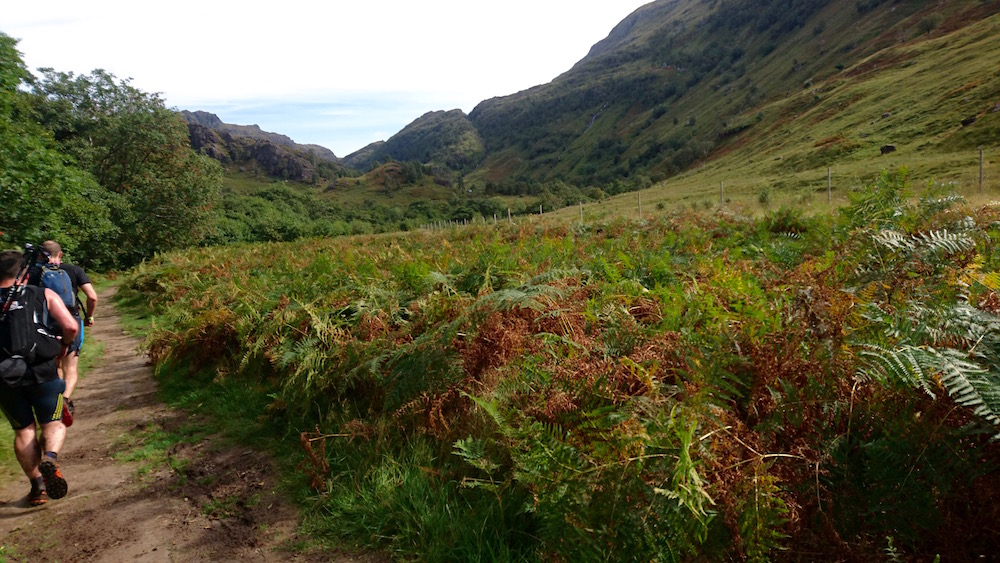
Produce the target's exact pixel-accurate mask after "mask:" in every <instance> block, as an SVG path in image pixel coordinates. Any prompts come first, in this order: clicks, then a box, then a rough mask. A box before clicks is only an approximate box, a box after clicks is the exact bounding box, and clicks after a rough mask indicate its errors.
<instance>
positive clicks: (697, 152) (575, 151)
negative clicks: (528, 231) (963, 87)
mask: <svg viewBox="0 0 1000 563" xmlns="http://www.w3.org/2000/svg"><path fill="white" fill-rule="evenodd" d="M996 4H997V3H996V2H892V1H886V2H877V1H874V0H872V1H868V2H849V1H846V0H833V1H823V0H779V1H771V2H767V3H760V2H751V1H746V0H736V1H729V2H705V1H700V0H659V1H657V2H653V3H651V4H648V5H647V6H644V7H643V8H641V9H639V10H638V11H636V12H635V13H634V14H632V15H631V16H630V17H629V18H627V19H626V20H625V21H623V22H622V23H621V24H619V25H618V26H616V27H615V28H614V30H613V31H612V32H611V34H610V35H609V36H608V38H607V39H605V40H604V41H602V42H600V43H598V44H597V45H595V46H594V48H593V49H592V50H591V52H590V54H589V55H588V56H587V57H586V58H585V59H583V60H582V61H580V63H578V64H577V65H576V66H574V67H573V69H571V70H570V71H568V72H566V73H565V74H563V75H562V76H560V77H558V78H556V79H555V80H554V81H553V82H552V83H550V84H546V85H543V86H538V87H536V88H532V89H530V90H527V91H524V92H520V93H518V94H515V95H513V96H508V97H504V98H495V99H492V100H487V101H485V102H483V103H481V104H480V105H479V106H477V107H476V108H475V110H473V112H472V113H471V114H470V119H471V120H472V122H473V123H474V124H475V125H476V127H477V129H478V130H479V132H480V134H481V135H482V137H483V139H484V142H485V144H486V147H487V153H488V154H487V158H486V163H485V168H486V169H487V170H488V173H489V175H490V176H491V177H493V178H495V179H500V178H504V177H508V176H511V175H513V176H523V177H528V178H534V179H546V178H553V177H562V178H571V179H573V180H575V181H577V182H595V183H601V182H606V181H609V180H611V179H613V178H618V177H623V176H629V175H631V174H635V173H638V172H646V173H650V174H652V175H654V178H657V177H658V178H663V177H666V176H668V175H671V174H674V173H676V172H678V171H680V170H683V169H684V168H686V167H687V166H689V165H691V164H692V163H693V162H695V161H697V160H699V159H703V158H705V157H707V156H708V155H709V154H711V153H712V152H713V151H714V150H716V149H717V148H718V147H719V146H720V143H723V142H724V141H726V139H727V138H729V137H732V136H734V135H736V134H737V133H745V132H747V131H748V130H752V129H753V128H754V126H755V123H754V118H756V114H757V113H758V112H759V110H760V108H762V107H763V105H764V104H767V103H774V102H776V101H778V100H783V99H787V98H789V97H796V96H797V95H798V94H799V93H801V92H803V91H812V90H814V89H815V88H816V84H818V83H820V82H822V81H824V80H827V79H829V78H831V77H834V76H838V75H842V76H843V79H844V80H866V79H868V78H870V77H871V73H866V72H855V73H853V74H849V73H847V72H846V69H850V68H852V67H855V65H858V64H859V63H860V62H861V61H864V60H865V59H866V58H867V57H870V56H872V55H873V54H876V53H879V52H882V51H884V50H886V49H889V48H892V47H895V46H898V45H901V44H906V43H909V42H915V41H919V40H922V39H924V38H926V37H927V36H930V35H933V34H935V33H944V32H946V31H948V30H949V29H956V28H959V27H962V26H964V25H966V24H968V23H970V22H973V21H977V20H978V19H981V18H983V17H985V16H987V15H988V14H990V13H991V12H990V10H991V9H993V10H994V11H995V9H996ZM512 163H516V164H512Z"/></svg>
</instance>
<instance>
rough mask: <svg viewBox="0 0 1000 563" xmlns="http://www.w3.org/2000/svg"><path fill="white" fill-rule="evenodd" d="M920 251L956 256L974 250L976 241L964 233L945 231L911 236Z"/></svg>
mask: <svg viewBox="0 0 1000 563" xmlns="http://www.w3.org/2000/svg"><path fill="white" fill-rule="evenodd" d="M913 238H914V240H916V241H917V242H918V244H919V245H920V247H921V250H924V251H927V252H930V253H932V254H946V255H951V254H958V253H959V252H963V251H966V250H972V249H975V248H976V241H975V240H974V239H973V238H972V237H971V236H969V235H967V234H964V233H950V232H948V230H947V229H945V230H941V231H930V232H926V233H917V234H915V235H913Z"/></svg>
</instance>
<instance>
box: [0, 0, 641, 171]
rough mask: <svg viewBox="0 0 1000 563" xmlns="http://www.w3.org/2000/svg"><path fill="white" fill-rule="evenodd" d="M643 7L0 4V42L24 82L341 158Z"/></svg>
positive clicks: (555, 68) (463, 105) (565, 61)
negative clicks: (137, 101)
mask: <svg viewBox="0 0 1000 563" xmlns="http://www.w3.org/2000/svg"><path fill="white" fill-rule="evenodd" d="M648 1H649V0H603V1H600V0H506V1H505V2H490V3H485V2H476V1H475V0H423V1H421V0H356V1H346V0H328V1H326V2H323V1H319V0H284V1H282V2H261V1H259V0H242V1H234V0H200V1H194V0H172V1H171V2H163V3H160V2H156V3H153V2H143V1H140V0H128V1H118V0H49V1H46V2H33V1H27V0H7V1H5V2H3V6H2V7H0V31H2V32H4V33H6V34H7V35H10V36H11V37H14V38H15V39H19V40H20V42H19V43H18V46H17V49H18V51H20V52H21V54H22V57H23V59H24V62H25V64H26V65H27V66H28V68H29V69H31V70H32V71H33V72H35V71H36V69H37V68H40V67H52V68H54V69H55V70H57V71H62V72H74V73H76V74H86V73H89V72H91V71H92V70H94V69H97V68H101V69H104V70H106V71H108V72H111V73H112V74H114V75H115V76H117V77H118V78H120V79H125V78H131V79H132V85H133V86H135V87H137V88H140V89H141V90H144V91H146V92H158V93H160V94H161V95H162V96H163V98H164V100H165V101H166V104H167V106H168V107H173V108H176V109H187V110H192V111H193V110H205V111H210V112H212V113H215V114H216V115H218V116H219V117H220V118H221V119H222V120H223V121H224V122H226V123H234V124H238V125H251V124H256V125H259V126H260V127H261V128H262V129H264V130H265V131H272V132H275V133H281V134H284V135H288V136H289V137H291V138H292V139H293V140H295V141H296V142H298V143H314V144H318V145H322V146H325V147H327V148H330V149H331V150H333V151H334V152H335V153H336V154H337V156H347V155H348V154H350V153H352V152H354V151H356V150H358V149H360V148H362V147H364V146H365V145H367V144H368V143H371V142H374V141H378V140H385V139H388V138H389V137H390V136H392V135H393V134H395V133H397V132H398V131H399V130H400V129H402V128H403V127H405V126H406V125H407V124H409V123H410V122H412V121H413V120H414V119H416V118H418V117H420V116H421V115H423V114H424V113H426V112H428V111H435V110H451V109H456V108H457V109H461V110H463V111H465V112H466V113H469V112H470V111H472V109H473V108H474V107H475V106H476V104H477V103H479V102H480V101H483V100H485V99H488V98H492V97H494V96H505V95H509V94H513V93H515V92H518V91H521V90H524V89H527V88H530V87H532V86H535V85H538V84H544V83H547V82H549V81H551V80H552V79H554V78H555V77H556V76H558V75H559V74H561V73H563V72H565V71H567V70H569V69H570V67H572V66H573V65H574V64H575V63H576V62H577V61H579V60H580V59H582V58H583V57H584V56H586V54H587V52H588V51H589V50H590V47H591V46H592V45H593V44H594V43H597V42H598V41H600V40H601V39H604V38H605V37H607V35H608V33H609V32H610V31H611V29H612V28H613V27H614V26H615V25H617V24H618V23H619V22H620V21H621V20H623V19H624V18H625V17H626V16H628V15H629V14H630V13H632V12H633V11H635V10H636V9H637V8H638V7H639V6H641V5H643V4H646V3H647V2H648ZM36 73H37V72H36Z"/></svg>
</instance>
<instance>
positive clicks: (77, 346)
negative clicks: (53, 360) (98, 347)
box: [66, 318, 83, 356]
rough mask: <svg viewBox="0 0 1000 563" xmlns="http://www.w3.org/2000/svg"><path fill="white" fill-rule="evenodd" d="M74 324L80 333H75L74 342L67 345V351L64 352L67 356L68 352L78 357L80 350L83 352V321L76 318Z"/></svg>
mask: <svg viewBox="0 0 1000 563" xmlns="http://www.w3.org/2000/svg"><path fill="white" fill-rule="evenodd" d="M76 324H77V325H79V327H80V332H77V333H76V340H74V341H73V343H72V344H70V345H69V349H68V350H66V353H67V354H69V353H70V352H76V355H77V356H79V355H80V350H83V319H81V318H76Z"/></svg>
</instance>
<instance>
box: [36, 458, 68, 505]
mask: <svg viewBox="0 0 1000 563" xmlns="http://www.w3.org/2000/svg"><path fill="white" fill-rule="evenodd" d="M38 470H39V471H41V472H42V479H45V490H46V491H48V495H49V497H50V498H53V499H59V498H63V497H64V496H66V493H68V492H69V485H67V484H66V479H64V478H63V476H62V471H59V465H58V464H57V463H56V462H54V461H52V460H51V459H46V460H45V461H43V462H42V463H40V464H38Z"/></svg>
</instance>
